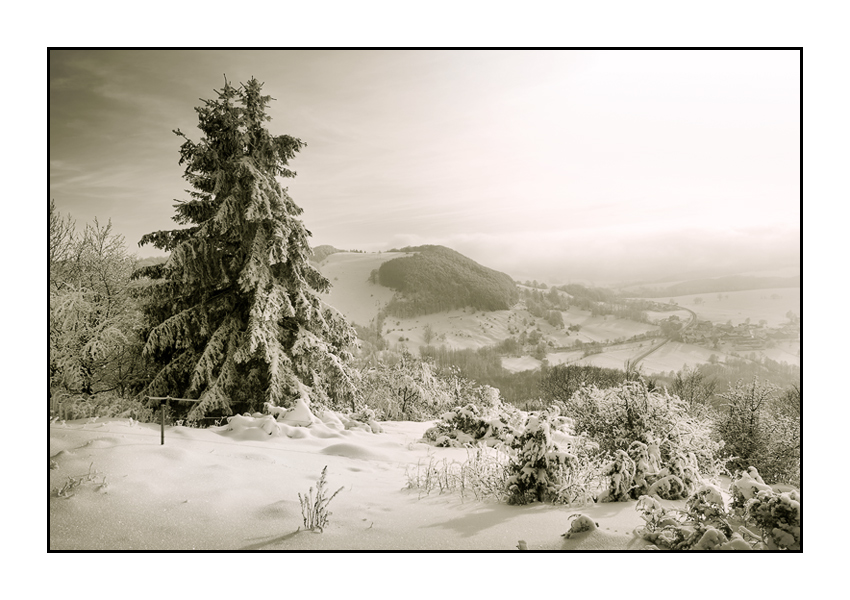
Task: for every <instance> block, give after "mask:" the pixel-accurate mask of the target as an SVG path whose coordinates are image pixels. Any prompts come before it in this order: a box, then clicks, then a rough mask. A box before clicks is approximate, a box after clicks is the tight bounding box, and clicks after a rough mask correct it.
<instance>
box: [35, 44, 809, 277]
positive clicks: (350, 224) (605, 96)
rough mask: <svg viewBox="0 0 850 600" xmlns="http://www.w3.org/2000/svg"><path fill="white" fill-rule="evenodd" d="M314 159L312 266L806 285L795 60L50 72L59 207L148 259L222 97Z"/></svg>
mask: <svg viewBox="0 0 850 600" xmlns="http://www.w3.org/2000/svg"><path fill="white" fill-rule="evenodd" d="M225 75H226V76H227V78H228V79H229V80H230V81H232V82H234V83H240V82H245V81H247V80H248V79H249V78H250V77H252V76H255V77H256V78H257V79H259V80H260V81H263V82H265V86H264V91H265V92H266V93H267V94H270V95H271V96H272V97H273V98H275V99H276V100H275V101H274V102H272V103H271V106H270V109H269V113H270V115H271V116H272V118H273V120H272V121H271V122H270V123H269V125H268V126H269V129H270V131H271V132H272V133H273V134H284V133H285V134H289V135H293V136H295V137H298V138H300V139H302V140H303V141H304V142H306V144H307V146H306V147H305V148H304V149H303V150H302V151H301V153H300V154H299V155H298V157H297V158H296V159H295V160H294V161H293V163H292V166H293V168H294V169H295V170H296V171H297V173H298V176H297V177H296V178H295V179H290V180H286V181H284V185H285V186H287V187H288V188H289V193H290V195H291V196H292V197H293V199H294V200H295V202H296V203H297V204H299V205H300V206H301V207H302V208H304V214H303V220H304V222H305V224H306V226H307V228H308V229H309V230H310V231H312V233H313V238H312V242H313V245H314V246H315V245H319V244H331V245H333V246H336V247H337V248H343V249H361V250H367V251H377V250H387V249H389V248H392V247H399V246H404V245H408V244H423V243H432V244H443V245H446V246H449V247H451V248H453V249H455V250H458V251H459V252H461V253H463V254H466V255H467V256H469V257H471V258H473V259H474V260H476V261H478V262H480V263H482V264H484V265H487V266H490V267H493V268H496V269H499V270H502V271H505V272H507V273H508V274H510V275H511V276H513V277H515V278H521V279H526V278H535V279H540V280H546V281H550V282H553V283H562V282H567V281H577V280H586V281H594V282H596V283H603V282H614V281H626V280H628V281H635V280H640V279H653V278H662V277H675V276H688V275H689V274H693V275H722V274H729V273H735V272H745V271H756V270H777V269H787V268H789V267H797V266H798V265H799V260H800V55H799V53H798V52H796V51H788V50H786V51H778V50H774V51H755V50H744V51H732V50H716V51H697V50H690V51H667V50H662V51H619V50H617V51H613V50H608V51H504V50H499V51H497V50H490V51H433V50H428V51H351V50H347V51H256V50H244V51H207V50H182V51H158V50H157V51H154V50H142V51H127V50H118V51H106V50H94V51H78V50H62V51H54V52H52V53H51V55H50V197H51V198H54V199H55V201H56V204H57V207H58V208H59V210H60V211H61V212H63V213H70V214H71V215H72V216H73V217H74V218H75V219H76V221H77V224H78V226H80V225H81V224H83V223H86V222H90V221H92V220H93V219H94V217H97V218H98V219H99V220H100V221H101V222H104V221H106V220H107V219H111V220H112V223H113V227H114V228H115V231H116V232H117V233H120V234H122V235H124V236H125V238H126V241H127V244H128V246H130V248H131V249H132V250H133V251H134V252H137V253H138V254H139V255H140V256H153V255H157V254H158V251H157V250H156V249H154V248H152V247H148V246H146V247H142V248H138V247H137V246H136V244H137V242H138V240H139V239H140V238H141V237H142V235H144V234H145V233H148V232H151V231H156V230H160V229H172V228H174V227H176V224H175V223H174V222H173V221H171V216H172V215H173V214H174V210H173V205H174V199H175V198H176V199H185V198H187V194H186V193H185V191H184V190H185V189H186V188H188V184H187V183H186V182H185V181H184V180H183V179H182V168H181V167H180V166H179V165H178V159H179V155H178V148H179V145H180V140H179V138H177V137H176V136H175V135H174V134H173V133H172V130H173V129H178V128H179V129H181V130H182V131H183V132H184V133H186V134H187V135H188V136H189V137H190V138H192V139H195V140H197V139H198V137H199V133H200V132H198V130H197V129H196V125H197V116H196V114H195V111H194V107H195V106H198V105H200V104H201V100H200V99H201V98H213V97H214V96H215V94H214V91H213V90H214V89H219V88H220V87H221V85H222V83H223V81H224V76H225Z"/></svg>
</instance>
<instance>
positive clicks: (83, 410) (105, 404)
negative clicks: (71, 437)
mask: <svg viewBox="0 0 850 600" xmlns="http://www.w3.org/2000/svg"><path fill="white" fill-rule="evenodd" d="M57 413H58V414H57V416H62V418H64V419H66V420H69V421H70V420H74V419H90V418H92V417H98V418H117V419H134V420H135V421H139V422H142V423H152V422H154V421H155V408H151V407H149V406H147V405H146V404H145V403H144V402H143V401H141V400H138V399H134V398H122V397H120V396H117V395H115V394H112V393H101V394H96V395H94V396H89V395H86V394H65V395H62V396H61V401H60V408H59V409H58V411H57Z"/></svg>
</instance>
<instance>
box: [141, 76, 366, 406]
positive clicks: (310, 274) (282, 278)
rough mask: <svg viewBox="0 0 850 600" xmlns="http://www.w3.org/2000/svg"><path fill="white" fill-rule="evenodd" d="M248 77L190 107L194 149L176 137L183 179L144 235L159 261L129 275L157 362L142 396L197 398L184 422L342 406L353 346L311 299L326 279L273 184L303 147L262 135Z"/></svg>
mask: <svg viewBox="0 0 850 600" xmlns="http://www.w3.org/2000/svg"><path fill="white" fill-rule="evenodd" d="M261 90H262V84H261V83H259V82H258V81H257V80H256V79H253V78H252V79H251V80H250V81H249V82H248V83H247V84H243V85H242V86H241V87H239V88H235V87H233V86H232V85H231V84H230V83H228V82H227V81H225V84H224V87H223V89H222V90H221V91H217V92H216V93H217V94H218V98H217V99H216V100H206V101H204V102H205V104H204V105H203V106H200V107H198V108H196V109H195V110H196V111H197V113H198V117H199V124H198V128H199V129H200V130H201V132H202V133H203V137H202V138H201V140H200V142H197V143H196V142H193V141H191V140H190V139H189V138H188V137H186V136H185V135H184V134H183V133H182V132H181V131H179V130H176V131H175V132H174V133H176V134H177V135H178V136H180V137H182V138H183V139H184V140H185V141H184V142H183V144H182V146H181V147H180V164H181V165H184V164H185V165H186V166H185V173H184V178H185V179H186V180H187V181H188V182H189V183H190V184H191V185H192V187H193V188H194V190H192V191H189V196H190V199H189V200H185V201H180V200H178V201H177V202H178V203H177V204H176V205H175V209H176V213H177V214H176V215H175V216H174V217H173V219H174V221H176V222H177V223H179V224H181V225H188V227H186V228H183V229H177V230H173V231H158V232H154V233H150V234H147V235H145V236H144V237H143V238H142V240H141V241H140V243H139V244H140V245H143V244H153V245H154V246H155V247H157V248H160V249H162V250H165V251H168V252H170V253H171V256H170V258H169V259H168V261H167V263H165V265H164V266H162V268H160V269H156V268H153V269H149V270H148V271H146V272H142V273H140V274H142V275H147V276H150V277H153V278H154V279H155V280H156V281H155V282H154V283H153V284H152V285H151V286H150V287H149V288H148V289H149V294H148V304H147V315H148V318H149V326H150V331H149V334H148V336H147V343H146V345H145V354H146V355H147V356H148V357H150V358H151V359H153V360H154V361H156V362H157V363H158V364H159V365H161V367H162V368H161V369H160V370H159V372H158V374H157V375H156V377H155V378H154V379H153V381H152V382H151V383H150V385H149V386H148V388H147V390H146V392H145V393H146V394H148V395H151V396H165V395H166V394H168V395H171V396H175V397H182V398H194V399H199V402H197V403H196V404H195V405H194V407H193V408H192V410H191V411H190V413H189V415H188V418H189V419H190V420H192V419H197V418H200V417H202V416H203V415H205V414H208V413H212V412H215V413H218V414H229V413H231V412H232V411H233V410H234V408H235V409H237V410H238V411H242V410H256V409H258V408H260V407H261V406H262V405H263V403H264V402H269V403H271V404H272V405H275V406H281V405H288V404H290V403H291V402H292V401H294V400H295V399H296V398H298V397H305V396H308V397H310V398H311V399H312V400H313V401H314V402H318V403H319V404H326V405H330V406H334V405H339V404H341V403H346V404H348V403H350V404H352V406H353V398H354V392H355V388H354V381H353V377H354V376H355V371H353V370H352V369H351V368H350V367H348V365H347V361H348V360H349V359H350V358H351V356H350V354H349V353H348V352H347V350H346V347H348V346H349V345H350V344H351V343H352V342H353V341H354V332H353V330H352V328H351V326H350V325H349V324H348V322H347V321H346V320H345V319H344V317H343V316H342V315H340V314H339V313H338V312H337V311H335V310H334V309H333V308H331V307H329V306H327V305H326V304H324V303H323V302H322V300H321V299H320V298H319V295H318V294H319V293H320V292H325V291H327V290H328V288H329V287H330V282H329V281H328V280H327V279H326V278H325V277H324V276H322V274H321V273H319V272H318V271H317V270H316V269H315V268H314V267H312V266H311V264H310V262H309V260H308V258H309V256H310V254H311V249H310V246H309V244H308V237H309V236H310V235H311V234H310V232H309V231H308V230H307V229H306V228H305V227H304V224H303V223H302V221H301V220H300V219H299V218H298V216H299V215H300V214H301V213H302V209H301V208H300V207H298V206H297V205H296V204H295V202H293V200H292V198H290V197H289V195H288V194H287V190H286V189H285V188H282V187H281V185H280V183H279V182H278V180H277V177H294V176H295V173H294V172H293V171H291V170H289V168H288V167H287V165H288V163H289V161H290V160H291V159H292V158H293V157H294V156H295V153H296V152H297V151H298V150H300V149H301V147H302V146H303V142H301V140H299V139H297V138H294V137H290V136H288V135H280V136H273V135H271V134H270V133H269V132H268V131H267V130H266V129H265V127H264V122H265V121H269V120H271V117H269V116H268V115H267V114H266V106H267V105H268V103H269V100H270V99H271V98H270V96H263V95H262V94H261Z"/></svg>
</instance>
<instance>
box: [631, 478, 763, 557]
mask: <svg viewBox="0 0 850 600" xmlns="http://www.w3.org/2000/svg"><path fill="white" fill-rule="evenodd" d="M718 502H719V503H718ZM635 508H636V510H637V511H638V512H639V513H640V515H641V517H642V518H643V520H644V522H645V523H646V525H645V526H644V527H642V528H639V529H638V533H639V534H640V535H641V537H643V538H644V539H645V540H647V541H649V542H652V543H653V544H655V545H656V546H659V547H661V548H665V549H668V550H749V549H751V547H750V545H749V544H747V543H746V542H745V541H744V540H743V538H742V537H741V536H740V535H739V534H737V533H734V532H733V531H732V527H731V526H730V525H729V522H728V521H727V516H726V511H725V509H724V507H723V500H722V497H721V495H720V492H719V490H717V488H714V487H713V486H703V487H700V488H699V489H698V490H697V491H696V492H695V493H694V494H692V495H691V497H690V498H689V499H688V502H687V504H686V510H685V511H680V510H673V509H665V508H664V507H663V506H662V505H661V503H660V502H659V501H658V500H657V499H656V498H653V497H652V496H641V497H640V498H639V499H638V502H637V505H636V507H635Z"/></svg>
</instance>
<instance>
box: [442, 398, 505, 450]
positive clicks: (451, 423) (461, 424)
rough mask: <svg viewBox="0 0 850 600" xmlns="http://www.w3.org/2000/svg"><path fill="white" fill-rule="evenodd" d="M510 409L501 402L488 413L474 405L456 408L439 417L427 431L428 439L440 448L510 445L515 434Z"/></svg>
mask: <svg viewBox="0 0 850 600" xmlns="http://www.w3.org/2000/svg"><path fill="white" fill-rule="evenodd" d="M510 410H511V409H509V408H508V407H506V406H504V405H502V404H501V403H499V404H497V405H495V406H494V407H493V408H491V409H490V410H489V411H488V412H486V413H485V412H483V411H482V410H481V409H480V408H478V406H476V405H475V404H467V405H466V406H464V407H456V408H454V409H453V410H451V411H449V412H446V413H443V414H442V415H441V416H440V420H439V421H438V422H437V423H436V424H435V425H434V427H431V428H430V429H428V430H427V431H426V432H425V439H426V440H428V441H430V442H434V443H435V444H436V445H437V446H463V445H467V444H470V443H473V442H476V441H479V440H480V441H483V442H484V443H486V444H488V445H491V446H494V445H497V444H498V443H499V442H510V440H511V439H513V436H514V435H516V429H515V428H514V426H513V425H512V424H511V418H510V417H511V415H510ZM514 412H516V411H515V409H514Z"/></svg>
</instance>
